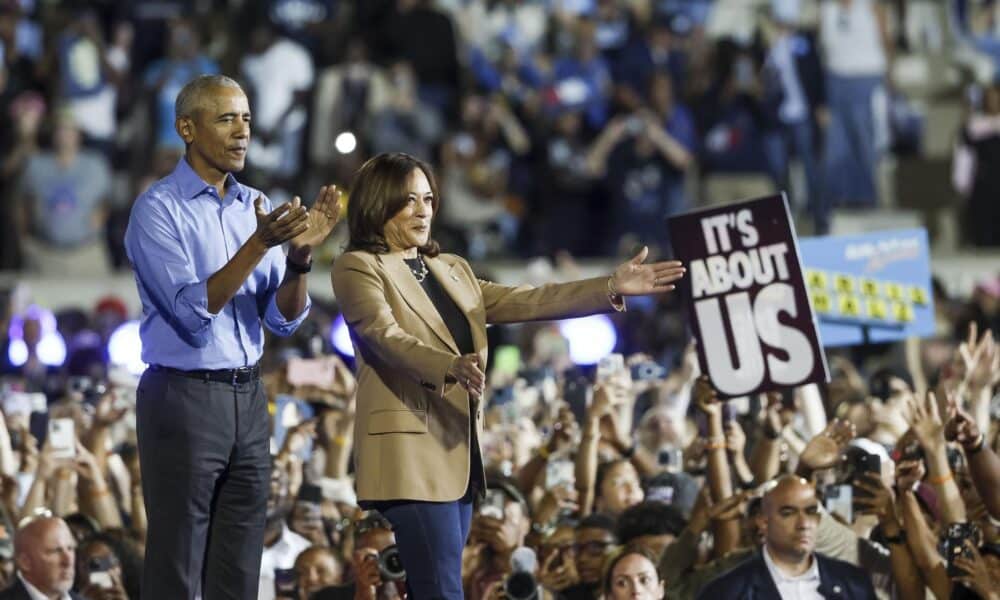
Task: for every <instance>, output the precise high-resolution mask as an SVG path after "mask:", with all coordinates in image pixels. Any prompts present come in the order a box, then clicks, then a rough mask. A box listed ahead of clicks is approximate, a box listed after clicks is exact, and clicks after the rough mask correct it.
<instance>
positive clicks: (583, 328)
mask: <svg viewBox="0 0 1000 600" xmlns="http://www.w3.org/2000/svg"><path fill="white" fill-rule="evenodd" d="M559 332H560V333H561V334H562V335H563V337H565V338H566V339H567V340H568V341H569V357H570V360H572V361H573V363H574V364H577V365H593V364H596V363H597V361H599V360H601V358H603V357H605V356H607V355H608V354H610V353H612V352H614V350H615V345H616V344H617V343H618V333H617V332H616V331H615V325H614V323H612V322H611V319H609V318H608V316H607V315H591V316H589V317H581V318H579V319H568V320H565V321H560V323H559Z"/></svg>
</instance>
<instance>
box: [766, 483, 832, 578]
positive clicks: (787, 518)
mask: <svg viewBox="0 0 1000 600" xmlns="http://www.w3.org/2000/svg"><path fill="white" fill-rule="evenodd" d="M762 514H763V519H764V527H765V537H766V542H767V548H768V550H769V551H770V552H772V553H773V554H779V555H781V556H782V557H785V558H787V559H788V560H802V559H803V558H805V557H806V556H808V555H809V554H812V552H813V550H814V549H815V548H816V530H817V528H818V527H819V502H818V501H817V500H816V490H815V489H814V488H813V487H812V485H810V484H809V483H808V482H805V481H800V480H786V481H783V482H782V483H781V484H779V486H778V487H776V488H774V490H772V491H771V492H770V494H769V495H768V497H766V498H765V499H764V506H763V513H762Z"/></svg>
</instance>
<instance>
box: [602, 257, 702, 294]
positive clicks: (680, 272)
mask: <svg viewBox="0 0 1000 600" xmlns="http://www.w3.org/2000/svg"><path fill="white" fill-rule="evenodd" d="M647 256H649V248H647V247H646V246H643V247H642V250H640V251H639V253H638V254H636V255H635V256H634V257H633V258H632V260H630V261H628V262H625V263H622V264H621V265H620V266H619V267H618V268H617V269H615V272H614V274H613V275H612V276H611V283H612V284H613V285H614V288H615V291H617V292H618V293H619V294H621V295H622V296H642V295H645V294H662V293H665V292H669V291H671V290H673V289H674V286H673V285H671V284H673V282H675V281H677V280H678V279H680V278H681V277H684V272H685V271H686V270H687V269H685V268H684V267H683V266H681V263H680V261H676V260H671V261H664V262H658V263H653V264H650V265H644V264H643V262H645V260H646V257H647Z"/></svg>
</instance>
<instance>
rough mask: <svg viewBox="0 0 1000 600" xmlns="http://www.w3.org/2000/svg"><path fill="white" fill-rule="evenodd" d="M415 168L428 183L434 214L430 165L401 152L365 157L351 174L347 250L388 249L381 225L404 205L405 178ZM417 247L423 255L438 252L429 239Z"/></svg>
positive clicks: (436, 200)
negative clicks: (352, 179) (366, 158)
mask: <svg viewBox="0 0 1000 600" xmlns="http://www.w3.org/2000/svg"><path fill="white" fill-rule="evenodd" d="M416 169H420V170H421V171H423V172H424V175H425V176H426V177H427V182H428V183H430V186H431V192H432V193H433V194H434V199H433V201H432V202H431V206H432V207H433V208H434V215H435V216H436V215H437V212H438V206H439V205H440V202H441V199H440V196H439V194H438V186H437V180H436V179H435V178H434V172H433V171H431V168H430V166H428V165H427V163H425V162H424V161H422V160H420V159H418V158H415V157H413V156H410V155H409V154H404V153H402V152H388V153H383V154H379V155H378V156H375V157H372V158H370V159H368V161H366V162H365V164H363V165H361V168H360V169H358V172H357V173H356V174H355V175H354V184H353V185H352V186H351V191H350V196H349V197H348V205H347V227H348V230H349V231H350V235H351V239H350V240H349V241H348V243H347V249H348V250H364V251H366V252H371V253H372V254H385V253H387V252H389V244H388V243H386V241H385V224H386V223H388V222H389V220H390V219H392V218H393V217H394V216H396V213H398V212H399V211H400V210H402V209H403V207H405V206H406V202H407V198H408V196H409V190H408V189H407V180H408V179H409V178H410V174H411V173H413V171H414V170H416ZM431 218H432V219H433V216H432V217H431ZM418 250H419V252H420V253H421V254H424V255H426V256H437V255H438V254H439V253H440V252H441V248H440V246H438V243H437V242H436V241H434V239H433V238H431V239H429V240H427V243H426V244H425V245H424V246H422V247H420V248H418Z"/></svg>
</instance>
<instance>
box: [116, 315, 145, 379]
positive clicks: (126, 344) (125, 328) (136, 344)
mask: <svg viewBox="0 0 1000 600" xmlns="http://www.w3.org/2000/svg"><path fill="white" fill-rule="evenodd" d="M108 358H109V359H110V362H111V364H112V365H113V366H119V367H124V368H125V369H126V370H127V371H128V372H129V373H131V374H133V375H141V374H142V372H143V371H145V370H146V363H144V362H142V340H140V339H139V321H126V322H124V323H122V324H121V325H119V326H118V328H117V329H115V330H114V332H113V333H112V334H111V337H110V338H108Z"/></svg>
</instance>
